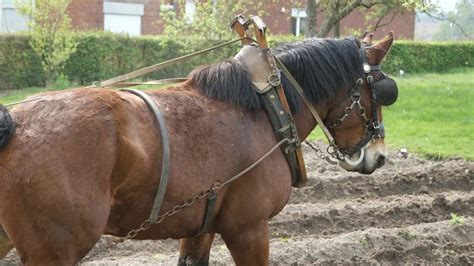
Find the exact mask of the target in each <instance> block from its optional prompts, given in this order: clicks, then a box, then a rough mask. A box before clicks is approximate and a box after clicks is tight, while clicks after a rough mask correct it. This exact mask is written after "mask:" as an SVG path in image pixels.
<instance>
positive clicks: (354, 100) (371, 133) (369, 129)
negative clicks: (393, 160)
mask: <svg viewBox="0 0 474 266" xmlns="http://www.w3.org/2000/svg"><path fill="white" fill-rule="evenodd" d="M368 48H370V46H364V45H362V47H361V48H360V49H359V55H360V59H361V61H362V69H363V71H364V75H365V77H364V78H359V79H358V80H357V81H356V83H355V85H354V86H353V87H352V88H351V89H350V90H349V92H348V96H349V98H350V100H351V102H350V104H349V106H347V107H346V108H344V112H343V114H342V115H341V116H339V117H338V118H337V119H336V120H335V121H334V122H332V123H329V125H327V127H328V128H329V129H330V130H331V131H332V130H333V129H334V128H337V127H339V126H340V125H341V124H342V123H343V122H344V120H345V119H346V118H347V117H348V116H349V115H350V114H351V113H352V112H353V110H354V108H355V107H357V115H358V116H360V117H362V118H363V120H364V135H363V137H362V138H361V140H360V141H359V142H358V143H357V144H355V145H354V146H353V147H350V148H345V149H341V148H339V147H337V144H336V148H334V147H333V148H332V150H331V149H328V152H329V153H330V154H331V155H333V157H335V158H336V159H340V158H341V157H340V154H337V151H339V152H340V153H341V154H342V155H343V156H348V157H352V155H354V154H355V153H357V152H358V151H362V150H363V148H364V147H365V146H366V145H367V144H368V143H369V142H370V141H372V142H375V141H376V140H377V139H380V138H384V137H385V129H384V124H383V122H382V121H379V120H378V112H377V107H378V106H379V104H378V103H377V96H376V93H375V86H374V76H373V72H380V73H382V76H383V77H384V78H386V77H387V75H385V74H384V73H383V72H382V71H381V68H380V65H370V64H368V63H367V59H366V56H365V51H366V50H367V49H368ZM365 82H367V84H368V85H369V88H370V98H371V99H370V105H371V113H372V117H371V118H370V119H369V118H368V117H367V112H366V109H365V108H364V107H363V106H362V104H361V103H360V100H361V91H362V88H363V85H364V83H365ZM344 101H345V99H344ZM361 155H363V154H362V152H361ZM361 158H362V156H360V158H359V159H361Z"/></svg>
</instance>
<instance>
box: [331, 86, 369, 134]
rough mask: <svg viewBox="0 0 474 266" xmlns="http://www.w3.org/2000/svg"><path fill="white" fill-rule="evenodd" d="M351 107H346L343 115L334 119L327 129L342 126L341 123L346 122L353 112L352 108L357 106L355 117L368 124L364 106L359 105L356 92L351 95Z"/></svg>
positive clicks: (358, 97)
mask: <svg viewBox="0 0 474 266" xmlns="http://www.w3.org/2000/svg"><path fill="white" fill-rule="evenodd" d="M351 101H352V102H351V105H349V106H348V107H346V108H345V109H344V113H343V114H342V115H341V116H340V117H339V118H337V119H336V121H335V122H334V123H332V124H330V125H329V126H328V128H335V127H338V126H340V125H341V124H342V122H343V121H344V120H346V118H347V117H348V116H349V115H350V114H351V113H352V111H353V110H354V106H356V105H357V115H358V116H360V117H362V118H363V119H364V122H366V123H367V122H369V121H370V120H369V118H368V117H367V112H366V110H365V108H364V106H362V104H361V103H360V94H359V93H358V92H357V93H354V94H352V95H351Z"/></svg>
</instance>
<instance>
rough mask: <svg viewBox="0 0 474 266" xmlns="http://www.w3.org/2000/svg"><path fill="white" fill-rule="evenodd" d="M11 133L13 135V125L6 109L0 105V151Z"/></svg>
mask: <svg viewBox="0 0 474 266" xmlns="http://www.w3.org/2000/svg"><path fill="white" fill-rule="evenodd" d="M13 133H15V123H14V122H13V119H12V117H11V115H10V113H9V112H8V109H7V108H6V107H5V106H3V105H1V104H0V150H1V149H2V148H3V147H4V146H5V145H7V143H8V141H9V140H10V138H11V136H12V135H13Z"/></svg>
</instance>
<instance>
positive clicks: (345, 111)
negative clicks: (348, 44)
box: [325, 33, 398, 174]
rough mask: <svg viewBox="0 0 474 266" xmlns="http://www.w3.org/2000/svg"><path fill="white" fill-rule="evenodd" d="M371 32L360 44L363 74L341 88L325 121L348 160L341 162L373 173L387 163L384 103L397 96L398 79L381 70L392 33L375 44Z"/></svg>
mask: <svg viewBox="0 0 474 266" xmlns="http://www.w3.org/2000/svg"><path fill="white" fill-rule="evenodd" d="M372 36H373V35H372V34H368V35H366V36H365V38H364V40H363V41H362V43H361V46H360V60H361V66H360V67H361V68H363V72H364V73H363V76H361V77H360V79H359V80H358V81H357V82H356V84H354V86H352V87H351V88H348V89H346V90H341V91H339V93H338V94H337V95H336V97H335V99H334V100H333V101H332V102H331V103H330V104H329V109H328V113H327V116H326V119H325V124H326V126H327V127H328V128H329V130H330V132H331V134H332V135H333V137H334V139H335V142H336V144H337V147H338V148H339V150H340V152H341V153H342V154H344V156H345V157H346V160H341V161H340V163H339V165H340V166H341V167H343V168H344V169H346V170H348V171H357V172H359V173H364V174H370V173H372V172H374V171H375V169H377V168H379V167H381V166H382V165H384V163H385V156H386V153H385V145H384V137H385V133H384V125H383V122H382V106H383V105H390V104H393V102H395V100H396V99H397V93H398V90H397V87H396V84H395V82H394V81H393V80H392V79H390V78H388V76H386V75H385V74H384V73H383V72H382V71H381V70H380V64H381V62H382V60H383V58H384V57H385V56H386V55H387V53H388V51H389V49H390V46H391V45H392V42H393V33H390V34H389V35H388V36H386V37H385V38H384V39H382V40H381V41H379V42H377V43H375V44H372Z"/></svg>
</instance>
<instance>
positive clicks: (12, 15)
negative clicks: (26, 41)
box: [0, 0, 28, 32]
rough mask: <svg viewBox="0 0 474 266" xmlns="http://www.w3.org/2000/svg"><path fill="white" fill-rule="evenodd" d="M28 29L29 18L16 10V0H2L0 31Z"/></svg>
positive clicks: (0, 5) (0, 2) (0, 4)
mask: <svg viewBox="0 0 474 266" xmlns="http://www.w3.org/2000/svg"><path fill="white" fill-rule="evenodd" d="M27 29H28V24H27V19H26V18H25V17H24V16H23V15H20V14H19V13H18V11H17V10H16V8H15V0H0V32H15V31H22V30H27Z"/></svg>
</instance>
